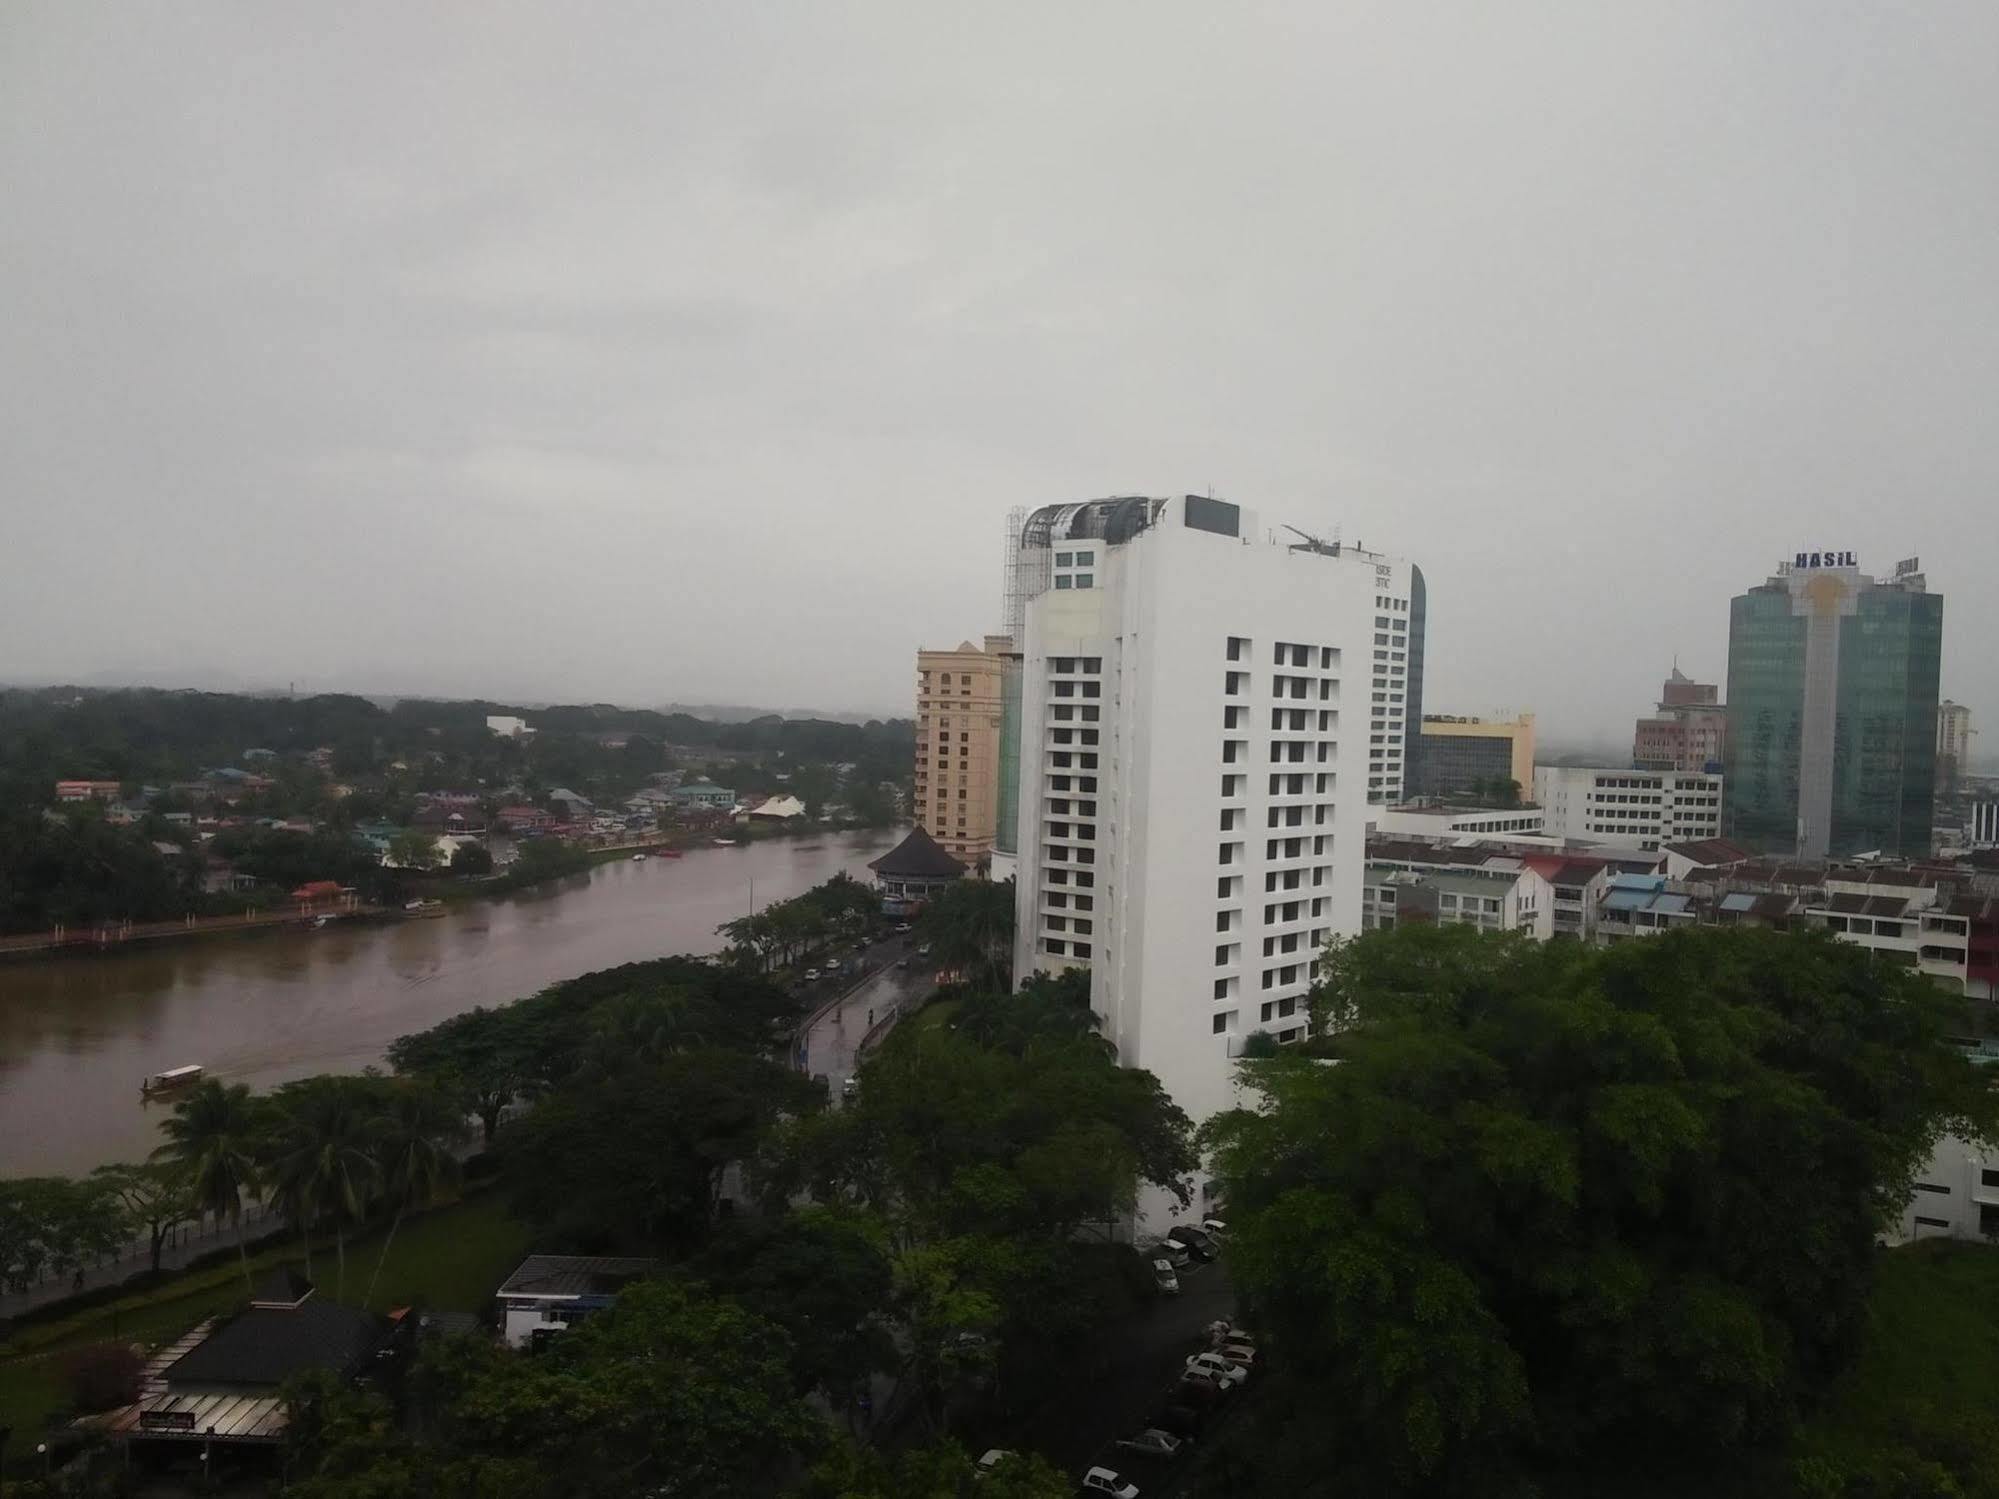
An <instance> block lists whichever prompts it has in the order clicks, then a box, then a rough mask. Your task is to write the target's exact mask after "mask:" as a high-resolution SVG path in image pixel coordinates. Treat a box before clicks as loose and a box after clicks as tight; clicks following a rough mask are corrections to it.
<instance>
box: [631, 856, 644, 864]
mask: <svg viewBox="0 0 1999 1499" xmlns="http://www.w3.org/2000/svg"><path fill="white" fill-rule="evenodd" d="M645 861H646V856H645V855H644V854H643V853H637V854H633V855H632V862H633V863H634V864H643V863H645Z"/></svg>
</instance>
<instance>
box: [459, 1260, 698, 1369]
mask: <svg viewBox="0 0 1999 1499" xmlns="http://www.w3.org/2000/svg"><path fill="white" fill-rule="evenodd" d="M658 1269H659V1261H658V1260H647V1259H632V1258H625V1257H621V1256H615V1255H583V1254H531V1255H529V1256H528V1257H527V1258H526V1259H524V1260H522V1261H521V1264H520V1268H519V1269H518V1270H516V1271H514V1273H513V1274H512V1275H509V1276H508V1277H507V1278H506V1280H505V1282H504V1283H503V1284H502V1285H501V1286H500V1289H499V1290H498V1291H497V1292H496V1293H495V1295H496V1296H497V1297H498V1299H499V1303H500V1310H501V1313H502V1316H503V1318H504V1321H503V1323H502V1326H501V1335H502V1336H503V1337H504V1338H505V1339H506V1341H507V1346H508V1347H510V1348H524V1347H526V1346H527V1345H528V1344H530V1343H533V1342H534V1341H535V1340H536V1339H537V1338H538V1337H539V1338H546V1337H550V1336H553V1335H554V1334H555V1333H558V1332H561V1331H562V1330H563V1329H564V1328H566V1327H571V1326H574V1325H575V1324H576V1323H578V1322H581V1321H582V1320H583V1319H584V1318H585V1317H588V1316H589V1315H590V1314H591V1313H592V1312H595V1311H600V1310H602V1309H603V1308H604V1307H607V1306H609V1305H610V1304H611V1303H612V1302H613V1301H615V1300H617V1298H618V1293H619V1292H620V1291H622V1290H624V1288H625V1287H626V1286H628V1285H630V1284H631V1283H632V1282H633V1281H635V1280H643V1279H645V1278H646V1277H647V1276H649V1275H652V1274H654V1273H655V1272H656V1271H657V1270H658Z"/></svg>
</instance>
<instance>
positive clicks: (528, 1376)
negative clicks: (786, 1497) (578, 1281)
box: [452, 1281, 824, 1499]
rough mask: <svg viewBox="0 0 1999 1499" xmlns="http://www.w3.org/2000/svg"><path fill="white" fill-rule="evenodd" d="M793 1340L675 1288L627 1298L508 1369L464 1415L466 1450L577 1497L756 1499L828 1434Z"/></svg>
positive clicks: (653, 1286) (504, 1363)
mask: <svg viewBox="0 0 1999 1499" xmlns="http://www.w3.org/2000/svg"><path fill="white" fill-rule="evenodd" d="M788 1353H789V1349H788V1346H787V1340H786V1339H785V1336H784V1334H783V1333H782V1332H781V1331H779V1330H778V1329H777V1328H775V1327H773V1326H771V1325H770V1324H769V1323H767V1322H764V1321H762V1320H761V1319H759V1318H757V1317H755V1316H752V1315H751V1314H750V1313H749V1312H747V1311H744V1310H743V1309H742V1308H740V1307H738V1306H735V1305H733V1304H731V1303H730V1302H727V1301H720V1300H711V1299H708V1298H706V1297H703V1296H701V1295H699V1294H698V1293H697V1292H696V1291H694V1290H692V1289H690V1288H688V1287H685V1286H682V1285H677V1284H674V1283H673V1282H670V1281H647V1282H640V1283H639V1284H637V1285H633V1286H630V1287H628V1288H627V1289H626V1290H625V1291H624V1292H623V1293H622V1294H621V1295H620V1296H619V1297H618V1299H617V1301H616V1302H615V1303H613V1304H612V1305H611V1306H610V1307H608V1308H606V1309H605V1310H604V1311H601V1312H599V1313H597V1314H596V1315H595V1316H593V1317H591V1318H590V1319H589V1320H588V1321H587V1322H584V1323H582V1324H580V1325H579V1326H577V1327H575V1328H573V1329H572V1330H570V1331H569V1332H566V1333H564V1334H563V1335H562V1336H561V1337H560V1338H558V1339H556V1340H555V1342H554V1344H553V1345H552V1346H551V1347H550V1348H549V1349H548V1350H546V1351H545V1352H544V1353H542V1354H540V1355H539V1356H537V1357H534V1358H506V1359H496V1360H495V1361H493V1362H492V1363H491V1364H490V1366H489V1367H488V1368H487V1370H486V1371H485V1372H484V1373H483V1375H481V1376H480V1377H478V1378H476V1379H475V1380H474V1381H473V1383H472V1384H471V1385H470V1387H469V1388H468V1389H467V1390H466V1392H465V1394H464V1395H463V1397H462V1398H460V1399H459V1400H458V1401H457V1402H456V1405H455V1409H454V1412H453V1415H452V1425H453V1428H454V1430H453V1436H454V1442H455V1445H456V1446H457V1447H458V1449H459V1450H460V1451H466V1452H479V1453H484V1454H489V1455H492V1456H499V1457H508V1456H518V1457H522V1458H526V1459H528V1460H529V1461H530V1462H531V1463H532V1465H533V1467H534V1469H535V1470H536V1471H538V1472H539V1473H540V1474H542V1475H545V1477H544V1483H545V1484H552V1485H556V1486H558V1487H557V1488H555V1489H548V1488H544V1489H543V1490H542V1491H543V1492H561V1493H566V1494H602V1495H631V1496H637V1495H641V1494H662V1495H687V1496H690V1499H691V1496H696V1495H699V1496H714V1499H731V1496H738V1495H742V1496H748V1495H754V1494H764V1493H768V1492H769V1484H770V1479H771V1475H772V1474H773V1472H774V1471H777V1470H778V1469H780V1468H781V1466H782V1465H783V1464H784V1463H785V1461H786V1460H787V1459H788V1458H789V1457H790V1456H791V1455H792V1454H795V1453H798V1452H801V1451H804V1450H808V1449H809V1448H810V1447H812V1446H813V1445H815V1444H816V1442H817V1441H819V1440H820V1439H821V1438H822V1436H823V1431H824V1427H823V1425H822V1423H821V1422H820V1420H819V1418H818V1417H816V1416H815V1415H813V1414H812V1412H811V1411H810V1410H809V1409H808V1408H807V1407H806V1406H805V1405H804V1403H803V1402H802V1401H801V1400H800V1399H799V1398H798V1396H797V1395H796V1394H795V1393H794V1392H793V1389H792V1382H791V1370H790V1367H789V1363H788Z"/></svg>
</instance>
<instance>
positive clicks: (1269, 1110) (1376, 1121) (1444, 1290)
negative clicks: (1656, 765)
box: [1208, 925, 1995, 1495]
mask: <svg viewBox="0 0 1999 1499" xmlns="http://www.w3.org/2000/svg"><path fill="white" fill-rule="evenodd" d="M1335 967H1336V975H1335V985H1336V987H1337V989H1338V997H1337V1000H1336V1001H1335V1004H1336V1007H1338V1008H1340V1009H1342V1010H1343V1012H1344V1016H1345V1023H1344V1028H1343V1029H1341V1030H1339V1031H1337V1032H1336V1033H1335V1034H1334V1035H1333V1036H1332V1037H1331V1038H1330V1042H1329V1044H1330V1046H1331V1047H1332V1049H1333V1050H1334V1051H1336V1052H1337V1054H1338V1057H1339V1064H1338V1065H1337V1066H1325V1065H1321V1064H1320V1063H1319V1062H1317V1061H1315V1060H1314V1059H1311V1058H1307V1057H1299V1056H1296V1055H1285V1056H1281V1057H1277V1058H1272V1059H1268V1060H1260V1061H1254V1062H1249V1063H1246V1064H1244V1067H1243V1072H1244V1074H1245V1078H1246V1080H1247V1081H1248V1082H1249V1083H1250V1084H1251V1085H1253V1087H1254V1088H1255V1089H1256V1091H1257V1094H1258V1095H1259V1096H1260V1097H1261V1098H1262V1099H1263V1100H1264V1102H1263V1105H1262V1107H1261V1108H1260V1109H1259V1110H1258V1111H1257V1112H1255V1113H1237V1114H1233V1115H1226V1116H1223V1117H1222V1118H1221V1119H1220V1120H1218V1121H1216V1122H1213V1123H1212V1124H1211V1125H1210V1128H1209V1134H1208V1139H1209V1142H1210V1143H1211V1144H1212V1145H1213V1147H1214V1148H1215V1152H1216V1162H1217V1166H1218V1168H1219V1171H1220V1174H1221V1176H1222V1178H1223V1181H1224V1183H1225V1188H1226V1191H1227V1196H1228V1201H1229V1206H1230V1212H1229V1218H1230V1227H1231V1233H1230V1258H1231V1262H1232V1275H1233V1277H1234V1279H1235V1281H1236V1283H1237V1285H1238V1287H1239V1288H1240V1289H1241V1291H1242V1292H1243V1294H1244V1295H1245V1297H1247V1298H1248V1299H1250V1301H1251V1302H1252V1303H1253V1304H1254V1305H1255V1306H1256V1307H1257V1308H1258V1310H1257V1315H1258V1317H1259V1318H1260V1319H1261V1320H1262V1321H1263V1322H1264V1323H1265V1324H1266V1325H1267V1326H1268V1327H1269V1328H1270V1329H1271V1332H1272V1335H1273V1337H1274V1338H1275V1340H1276V1351H1277V1352H1278V1353H1279V1354H1281V1355H1282V1359H1283V1363H1282V1365H1281V1368H1282V1369H1283V1370H1285V1371H1287V1372H1286V1373H1285V1375H1284V1378H1283V1380H1282V1381H1280V1383H1279V1386H1278V1389H1277V1390H1274V1391H1272V1392H1271V1393H1272V1394H1273V1395H1276V1396H1277V1399H1276V1401H1275V1402H1274V1403H1273V1404H1272V1405H1271V1406H1270V1407H1269V1409H1270V1410H1271V1411H1272V1419H1271V1422H1270V1423H1269V1424H1268V1425H1266V1426H1265V1427H1264V1428H1263V1429H1262V1431H1261V1436H1260V1439H1259V1440H1254V1441H1250V1442H1245V1443H1243V1444H1241V1445H1240V1446H1238V1447H1237V1448H1236V1449H1235V1450H1234V1451H1233V1452H1232V1454H1231V1457H1230V1460H1229V1463H1228V1464H1227V1465H1226V1466H1228V1467H1231V1468H1233V1469H1234V1470H1235V1471H1236V1473H1237V1474H1238V1478H1237V1482H1236V1486H1235V1487H1234V1488H1233V1489H1232V1490H1218V1491H1231V1492H1245V1493H1247V1492H1295V1493H1299V1494H1304V1495H1313V1494H1321V1493H1326V1494H1330V1493H1332V1492H1334V1489H1333V1488H1332V1486H1331V1479H1330V1477H1329V1476H1328V1475H1330V1474H1331V1473H1332V1472H1333V1471H1334V1469H1335V1466H1336V1467H1337V1471H1338V1473H1339V1480H1338V1483H1339V1489H1338V1491H1339V1492H1351V1491H1353V1490H1354V1489H1355V1488H1359V1489H1364V1490H1366V1491H1369V1492H1379V1493H1396V1492H1416V1491H1421V1492H1424V1493H1436V1494H1459V1493H1483V1492H1500V1491H1503V1490H1505V1489H1506V1487H1507V1486H1508V1485H1509V1484H1514V1483H1517V1482H1519V1481H1521V1479H1522V1477H1523V1475H1524V1474H1526V1473H1528V1472H1529V1471H1531V1470H1534V1469H1545V1468H1551V1467H1552V1468H1558V1469H1565V1470H1581V1471H1583V1472H1589V1471H1592V1470H1594V1469H1595V1468H1598V1467H1604V1468H1611V1469H1616V1470H1617V1471H1620V1472H1628V1471H1629V1470H1630V1469H1631V1467H1632V1465H1634V1464H1636V1463H1640V1462H1650V1463H1654V1464H1657V1463H1665V1462H1674V1461H1695V1460H1709V1461H1712V1460H1719V1459H1721V1458H1724V1457H1726V1456H1727V1455H1728V1454H1732V1453H1739V1452H1740V1451H1741V1450H1743V1449H1744V1448H1746V1447H1748V1446H1750V1445H1752V1444H1754V1443H1756V1442H1758V1441H1762V1440H1767V1439H1769V1438H1770V1437H1772V1436H1773V1435H1776V1434H1779V1433H1781V1432H1782V1431H1784V1430H1785V1429H1786V1427H1787V1423H1788V1421H1789V1419H1790V1413H1791V1411H1792V1410H1793V1409H1794V1408H1795V1406H1796V1405H1797V1403H1798V1402H1800V1401H1801V1400H1804V1399H1807V1398H1809V1396H1810V1395H1811V1393H1812V1392H1813V1391H1814V1390H1816V1389H1818V1388H1820V1387H1822V1385H1823V1384H1824V1383H1825V1381H1827V1380H1828V1379H1829V1378H1830V1377H1831V1376H1832V1375H1833V1374H1834V1373H1836V1372H1837V1371H1838V1369H1839V1368H1840V1367H1841V1365H1842V1363H1843V1362H1844V1361H1845V1359H1846V1358H1847V1357H1848V1356H1849V1354H1850V1352H1851V1350H1852V1348H1853V1346H1854V1342H1855V1338H1856V1334H1857V1331H1858V1329H1859V1327H1860V1325H1861V1322H1862V1319H1863V1316H1864V1306H1865V1299H1866V1296H1867V1292H1868V1290H1869V1287H1870V1284H1871V1281H1872V1277H1873V1273H1874V1265H1875V1261H1876V1255H1877V1253H1878V1251H1877V1249H1876V1247H1875V1239H1876V1235H1877V1233H1878V1232H1879V1231H1880V1229H1881V1227H1882V1225H1883V1224H1884V1223H1885V1222H1886V1221H1888V1219H1889V1218H1890V1217H1891V1216H1892V1215H1894V1214H1896V1213H1898V1212H1899V1211H1900V1210H1901V1207H1902V1205H1903V1203H1905V1202H1906V1201H1907V1199H1908V1196H1909V1194H1910V1190H1911V1183H1912V1180H1913V1174H1914V1172H1915V1170H1916V1169H1917V1167H1918V1165H1919V1163H1920V1162H1921V1161H1922V1160H1924V1159H1925V1158H1926V1156H1927V1153H1928V1151H1929V1149H1930V1147H1931V1145H1932V1144H1933V1142H1934V1141H1935V1139H1936V1138H1937V1137H1938V1135H1939V1133H1940V1131H1942V1130H1943V1129H1945V1128H1946V1127H1949V1128H1950V1129H1951V1130H1953V1131H1955V1132H1963V1133H1969V1134H1982V1133H1986V1132H1988V1131H1990V1130H1991V1128H1992V1126H1993V1122H1994V1113H1995V1109H1994V1097H1993V1094H1992V1093H1991V1092H1989V1091H1988V1089H1987V1087H1986V1085H1985V1080H1984V1079H1983V1078H1981V1077H1980V1076H1978V1075H1977V1073H1976V1070H1975V1069H1974V1068H1972V1067H1971V1066H1970V1064H1968V1063H1967V1062H1965V1061H1964V1059H1963V1058H1962V1057H1961V1056H1960V1055H1958V1054H1957V1053H1956V1052H1955V1051H1954V1050H1952V1049H1951V1048H1950V1047H1949V1046H1947V1045H1945V1044H1943V1038H1944V1037H1945V1035H1946V1034H1947V1031H1948V1027H1949V1025H1950V1023H1951V1018H1952V1013H1953V1011H1952V1002H1951V1001H1950V1000H1949V999H1948V998H1947V997H1945V996H1943V995H1941V994H1940V993H1939V992H1938V991H1937V990H1936V989H1935V988H1934V987H1933V986H1932V985H1931V984H1929V983H1928V982H1927V981H1926V980H1924V979H1922V978H1921V977H1920V976H1918V975H1914V974H1908V973H1905V972H1903V971H1901V970H1897V969H1893V968H1889V967H1887V966H1885V965H1881V964H1878V963H1876V962H1874V961H1872V960H1871V956H1870V955H1869V954H1868V953H1866V952H1865V951H1862V950H1860V949H1857V948H1853V947H1850V946H1847V945H1844V944H1841V943H1837V942H1835V941H1832V940H1831V939H1829V938H1827V937H1825V936H1823V935H1794V936H1785V935H1778V934H1775V933H1770V932H1763V931H1748V930H1702V931H1689V932H1681V933H1673V934H1670V935H1667V936H1662V937H1659V938H1657V939H1653V940H1648V941H1644V942H1633V943H1627V944H1623V945H1621V946H1618V947H1616V948H1612V949H1608V950H1604V949H1593V948H1585V947H1581V946H1579V945H1575V944H1539V945H1537V944H1528V943H1522V942H1519V941H1514V940H1508V939H1501V938H1491V937H1481V936H1479V935H1478V934H1476V933H1473V932H1471V931H1470V930H1468V929H1465V928H1437V927H1433V926H1428V925H1418V926H1411V927H1403V928H1397V929H1395V930H1393V931H1390V932H1380V933H1369V934H1367V935H1365V936H1363V937H1361V938H1360V939H1358V940H1357V941H1355V942H1354V943H1352V944H1351V945H1350V946H1349V947H1348V948H1346V949H1345V950H1343V952H1342V953H1341V954H1339V955H1338V961H1337V962H1336V965H1335ZM1307 1411H1309V1412H1311V1413H1312V1414H1311V1418H1310V1419H1309V1420H1306V1419H1300V1420H1297V1421H1294V1422H1290V1423H1288V1424H1279V1423H1280V1422H1281V1421H1282V1419H1283V1417H1284V1416H1286V1415H1288V1414H1291V1413H1294V1412H1297V1413H1302V1412H1307Z"/></svg>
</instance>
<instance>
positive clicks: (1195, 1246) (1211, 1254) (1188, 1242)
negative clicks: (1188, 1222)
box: [1166, 1224, 1220, 1260]
mask: <svg viewBox="0 0 1999 1499" xmlns="http://www.w3.org/2000/svg"><path fill="white" fill-rule="evenodd" d="M1166 1237H1167V1238H1168V1239H1171V1240H1172V1241H1173V1242H1174V1243H1175V1244H1178V1245H1179V1246H1180V1247H1181V1248H1183V1249H1185V1250H1186V1251H1187V1253H1189V1254H1191V1255H1192V1256H1193V1257H1194V1258H1195V1259H1197V1260H1211V1259H1214V1258H1215V1256H1216V1255H1217V1254H1218V1253H1219V1252H1220V1251H1219V1250H1218V1249H1217V1248H1216V1245H1215V1241H1214V1240H1213V1239H1211V1238H1209V1237H1208V1236H1207V1235H1206V1234H1204V1233H1202V1232H1201V1231H1200V1230H1199V1229H1198V1228H1188V1227H1187V1226H1185V1225H1184V1224H1183V1225H1181V1226H1180V1227H1178V1228H1175V1229H1171V1230H1169V1231H1168V1233H1167V1235H1166Z"/></svg>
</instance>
